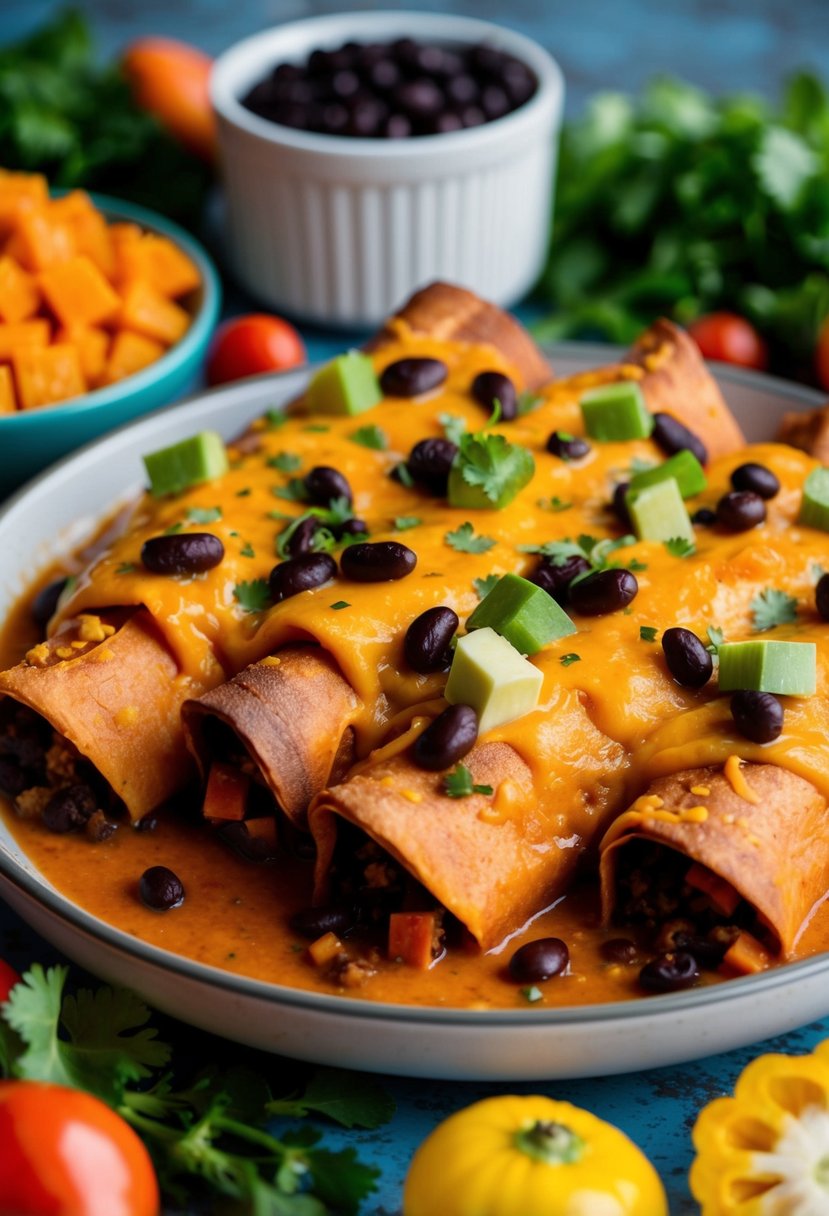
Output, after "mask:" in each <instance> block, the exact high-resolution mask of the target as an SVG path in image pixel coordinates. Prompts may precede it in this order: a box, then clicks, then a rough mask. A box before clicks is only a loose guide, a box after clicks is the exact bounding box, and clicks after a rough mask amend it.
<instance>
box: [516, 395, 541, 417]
mask: <svg viewBox="0 0 829 1216" xmlns="http://www.w3.org/2000/svg"><path fill="white" fill-rule="evenodd" d="M543 404H544V398H543V397H542V396H540V395H539V394H538V393H532V392H530V391H529V390H527V391H526V392H523V393H519V394H518V401H517V403H516V405H517V409H518V417H519V418H523V416H524V415H525V414H532V413H533V411H534V410H537V409H538V407H539V406H540V405H543Z"/></svg>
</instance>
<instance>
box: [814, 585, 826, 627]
mask: <svg viewBox="0 0 829 1216" xmlns="http://www.w3.org/2000/svg"><path fill="white" fill-rule="evenodd" d="M815 604H816V606H817V610H818V612H819V613H820V615H821V616H822V617H823V619H824V621H829V574H821V576H820V578H819V579H818V583H817V586H816V587H815Z"/></svg>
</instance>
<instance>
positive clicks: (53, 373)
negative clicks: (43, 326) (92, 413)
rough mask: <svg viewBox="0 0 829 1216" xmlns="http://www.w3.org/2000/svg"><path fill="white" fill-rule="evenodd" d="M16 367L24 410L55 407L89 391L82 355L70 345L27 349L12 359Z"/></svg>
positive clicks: (15, 373)
mask: <svg viewBox="0 0 829 1216" xmlns="http://www.w3.org/2000/svg"><path fill="white" fill-rule="evenodd" d="M12 367H13V368H14V379H15V385H16V387H17V396H18V399H19V401H20V405H21V408H22V409H34V408H35V407H36V406H39V405H52V404H53V403H54V402H56V401H66V400H68V399H69V398H70V397H80V396H81V395H82V394H83V393H85V392H86V381H85V379H84V376H83V372H82V371H81V361H80V358H79V356H78V352H77V350H76V349H75V347H74V346H69V345H68V343H62V344H60V345H57V346H46V347H43V348H40V347H28V348H26V347H23V348H22V349H20V350H17V351H15V353H14V355H13V356H12Z"/></svg>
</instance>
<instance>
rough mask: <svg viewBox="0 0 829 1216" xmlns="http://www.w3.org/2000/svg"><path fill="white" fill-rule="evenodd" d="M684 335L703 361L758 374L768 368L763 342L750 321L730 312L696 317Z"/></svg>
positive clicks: (766, 352) (766, 353) (767, 358)
mask: <svg viewBox="0 0 829 1216" xmlns="http://www.w3.org/2000/svg"><path fill="white" fill-rule="evenodd" d="M688 332H689V334H690V335H691V337H692V338H693V339H694V341H695V342H696V344H697V346H698V347H699V348H700V350H701V351H702V353H703V356H704V357H705V358H706V359H721V360H722V362H723V363H736V364H738V365H739V366H740V367H753V368H756V370H757V371H760V372H761V371H764V370H765V368H766V367H767V366H768V361H769V357H768V351H767V350H766V344H765V342H764V341H763V339H762V338H761V337H760V335H759V334H758V332H757V330H756V329H755V328H754V326H753V325H752V324H751V322H750V321H746V319H745V317H738V316H737V314H736V313H734V312H712V313H709V314H708V316H707V317H699V319H698V320H696V321H694V322H692V323H691V324H690V325H689V326H688Z"/></svg>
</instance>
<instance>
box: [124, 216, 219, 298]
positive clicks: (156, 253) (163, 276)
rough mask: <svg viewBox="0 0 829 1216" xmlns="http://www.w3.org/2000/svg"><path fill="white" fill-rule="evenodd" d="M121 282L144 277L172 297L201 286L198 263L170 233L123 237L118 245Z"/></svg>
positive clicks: (162, 293) (157, 289)
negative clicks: (172, 238)
mask: <svg viewBox="0 0 829 1216" xmlns="http://www.w3.org/2000/svg"><path fill="white" fill-rule="evenodd" d="M116 261H117V272H116V273H117V275H118V277H119V281H122V282H125V283H126V282H133V281H135V280H137V279H143V280H144V282H145V283H149V284H150V285H151V286H152V287H154V288H155V289H156V291H158V292H160V294H161V295H163V296H167V297H168V299H175V298H177V297H178V296H183V295H186V294H187V292H188V291H194V290H195V289H196V288H197V287H199V286H200V285H201V276H200V275H199V271H198V267H197V266H196V264H195V262H193V261H191V260H190V258H189V257H188V256H187V254H186V253H184V252H183V250H181V249H179V247H178V245H175V244H174V243H173V242H172V241H170V240H168V239H167V237H166V236H156V234H155V233H153V232H146V233H143V234H142V235H141V238H140V240H138V241H135V240H122V241H120V243H118V244H117V245H116Z"/></svg>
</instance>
